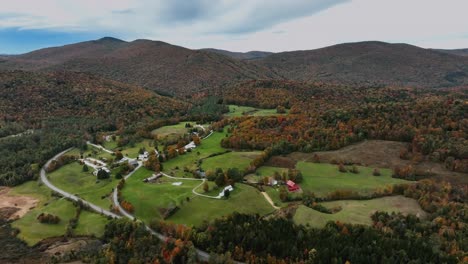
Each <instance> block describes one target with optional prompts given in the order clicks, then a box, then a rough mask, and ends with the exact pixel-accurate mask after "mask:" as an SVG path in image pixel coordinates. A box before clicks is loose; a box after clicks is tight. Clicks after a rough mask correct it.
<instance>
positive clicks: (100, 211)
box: [41, 148, 120, 218]
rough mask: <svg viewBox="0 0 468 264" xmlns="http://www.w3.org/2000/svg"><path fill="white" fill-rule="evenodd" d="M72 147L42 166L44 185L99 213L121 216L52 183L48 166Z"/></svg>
mask: <svg viewBox="0 0 468 264" xmlns="http://www.w3.org/2000/svg"><path fill="white" fill-rule="evenodd" d="M71 149H72V148H69V149H67V150H64V151H62V152H60V153H59V154H57V155H55V156H54V157H53V158H52V159H50V160H48V161H47V163H46V164H45V165H44V166H43V167H42V168H41V181H42V182H43V183H44V185H46V186H47V187H48V188H49V189H51V190H52V191H54V192H56V193H59V194H60V195H62V196H63V197H65V198H68V199H70V200H73V201H76V202H78V201H81V202H82V203H83V204H84V205H86V206H88V207H89V208H90V209H91V210H93V211H95V212H97V213H99V214H103V215H105V216H110V217H112V218H119V217H120V216H118V215H116V214H114V213H112V212H111V211H108V210H106V209H104V208H101V207H99V206H97V205H95V204H92V203H90V202H88V201H86V200H83V199H81V198H80V197H78V196H75V195H73V194H71V193H68V192H66V191H64V190H62V189H59V188H58V187H56V186H54V185H53V184H52V183H50V181H49V179H47V174H46V170H45V169H46V168H47V167H48V166H49V164H50V163H51V162H52V161H53V160H55V159H57V158H58V157H60V156H62V155H63V154H65V153H66V152H68V151H70V150H71Z"/></svg>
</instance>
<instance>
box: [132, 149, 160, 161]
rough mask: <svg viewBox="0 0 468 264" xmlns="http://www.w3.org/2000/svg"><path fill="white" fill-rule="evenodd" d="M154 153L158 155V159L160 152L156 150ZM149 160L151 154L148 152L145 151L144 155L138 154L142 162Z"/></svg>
mask: <svg viewBox="0 0 468 264" xmlns="http://www.w3.org/2000/svg"><path fill="white" fill-rule="evenodd" d="M154 153H156V157H159V152H158V151H157V150H156V149H155V150H154ZM148 158H149V152H148V151H145V152H143V154H138V158H137V159H138V160H141V161H147V160H148Z"/></svg>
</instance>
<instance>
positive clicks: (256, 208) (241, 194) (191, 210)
mask: <svg viewBox="0 0 468 264" xmlns="http://www.w3.org/2000/svg"><path fill="white" fill-rule="evenodd" d="M236 211H237V212H240V213H246V214H259V215H266V214H268V213H271V212H273V211H274V209H273V208H272V207H271V205H270V204H269V203H268V202H267V201H266V200H265V198H264V197H263V196H262V194H260V192H259V191H258V190H257V189H255V188H253V187H250V186H248V185H245V184H236V185H235V187H234V191H233V192H232V193H231V196H230V197H229V199H227V200H224V199H222V200H217V199H209V198H204V197H199V196H196V197H194V198H193V199H192V200H191V201H190V202H188V203H185V204H184V205H182V207H181V208H180V210H179V211H177V213H175V214H174V215H173V216H171V217H170V218H169V219H168V221H169V222H174V223H179V224H186V225H190V226H197V225H200V224H202V223H203V221H205V220H207V221H211V220H213V219H216V218H220V217H222V216H226V215H229V214H231V213H233V212H236Z"/></svg>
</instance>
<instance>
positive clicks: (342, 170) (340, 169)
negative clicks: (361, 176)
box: [338, 163, 347, 173]
mask: <svg viewBox="0 0 468 264" xmlns="http://www.w3.org/2000/svg"><path fill="white" fill-rule="evenodd" d="M338 170H339V171H340V172H343V173H344V172H347V170H346V168H345V166H344V165H343V163H340V164H339V165H338Z"/></svg>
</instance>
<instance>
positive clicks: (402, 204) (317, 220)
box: [293, 196, 426, 227]
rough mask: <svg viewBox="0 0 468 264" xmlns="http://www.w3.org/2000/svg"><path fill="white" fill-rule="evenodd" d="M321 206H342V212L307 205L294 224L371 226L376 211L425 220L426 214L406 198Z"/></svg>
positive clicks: (301, 209) (300, 208)
mask: <svg viewBox="0 0 468 264" xmlns="http://www.w3.org/2000/svg"><path fill="white" fill-rule="evenodd" d="M320 204H321V205H323V206H325V207H327V208H334V207H337V206H340V207H341V208H342V210H341V211H339V212H337V213H334V214H325V213H321V212H319V211H316V210H314V209H311V208H309V207H306V206H305V205H299V207H298V208H297V210H296V214H295V215H294V218H293V219H294V222H295V223H296V224H301V225H307V224H308V225H310V226H313V227H323V226H325V224H326V223H327V222H328V221H340V222H343V223H350V224H363V225H371V224H372V220H371V218H370V216H371V214H372V213H374V212H376V211H384V212H388V213H391V212H401V213H403V214H415V215H417V216H419V217H422V218H424V217H425V216H426V213H425V212H424V211H423V210H422V209H421V207H420V206H419V204H418V202H417V201H416V200H414V199H411V198H407V197H404V196H389V197H383V198H376V199H372V200H360V201H357V200H343V201H333V202H323V203H320Z"/></svg>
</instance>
